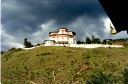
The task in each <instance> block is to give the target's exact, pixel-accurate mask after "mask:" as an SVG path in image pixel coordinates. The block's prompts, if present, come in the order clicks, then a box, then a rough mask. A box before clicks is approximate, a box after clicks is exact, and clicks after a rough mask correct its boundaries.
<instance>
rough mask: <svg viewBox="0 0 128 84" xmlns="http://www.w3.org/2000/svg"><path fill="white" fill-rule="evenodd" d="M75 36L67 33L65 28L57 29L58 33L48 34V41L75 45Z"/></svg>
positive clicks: (70, 32) (73, 33)
mask: <svg viewBox="0 0 128 84" xmlns="http://www.w3.org/2000/svg"><path fill="white" fill-rule="evenodd" d="M75 35H76V33H75V32H72V31H68V29H67V28H59V29H58V31H55V32H50V33H49V39H50V40H54V41H55V42H56V43H57V44H75V43H76V37H75Z"/></svg>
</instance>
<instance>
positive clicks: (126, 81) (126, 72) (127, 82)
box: [123, 68, 128, 84]
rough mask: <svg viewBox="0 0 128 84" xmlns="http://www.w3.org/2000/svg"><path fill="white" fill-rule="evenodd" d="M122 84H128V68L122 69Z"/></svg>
mask: <svg viewBox="0 0 128 84" xmlns="http://www.w3.org/2000/svg"><path fill="white" fill-rule="evenodd" d="M123 79H124V80H123V83H124V84H128V68H125V69H124V72H123Z"/></svg>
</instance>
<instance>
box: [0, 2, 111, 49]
mask: <svg viewBox="0 0 128 84" xmlns="http://www.w3.org/2000/svg"><path fill="white" fill-rule="evenodd" d="M1 14H2V15H1V23H2V25H1V30H2V35H1V48H2V49H3V50H5V49H8V48H11V47H23V45H22V44H23V40H24V38H25V37H27V38H28V40H30V41H31V42H32V43H33V44H36V43H43V41H44V40H45V39H48V34H49V32H50V31H55V30H56V29H58V27H67V28H68V29H69V30H71V31H75V32H76V34H77V40H84V39H85V37H87V36H91V35H96V36H97V37H99V38H102V39H103V38H106V37H107V35H108V33H109V32H108V31H106V30H107V28H106V26H105V20H106V19H107V18H108V17H107V15H106V13H105V12H104V10H103V8H102V7H101V5H100V3H99V1H98V0H2V1H1Z"/></svg>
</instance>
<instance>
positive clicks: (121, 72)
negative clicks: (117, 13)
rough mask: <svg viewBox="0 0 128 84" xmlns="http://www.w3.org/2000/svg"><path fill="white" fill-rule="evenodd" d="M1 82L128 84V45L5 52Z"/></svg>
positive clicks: (39, 48)
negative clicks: (123, 46) (120, 46)
mask: <svg viewBox="0 0 128 84" xmlns="http://www.w3.org/2000/svg"><path fill="white" fill-rule="evenodd" d="M1 57H2V60H1V64H2V74H1V75H2V84H128V47H126V48H119V49H117V48H96V49H85V48H71V47H53V46H52V47H43V46H41V47H37V48H34V49H31V50H23V49H15V48H13V49H10V50H8V51H7V52H5V53H3V54H2V56H1Z"/></svg>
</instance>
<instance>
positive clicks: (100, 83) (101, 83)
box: [86, 70, 115, 84]
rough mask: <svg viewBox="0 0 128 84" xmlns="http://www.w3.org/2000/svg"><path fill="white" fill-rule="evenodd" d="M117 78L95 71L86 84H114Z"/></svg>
mask: <svg viewBox="0 0 128 84" xmlns="http://www.w3.org/2000/svg"><path fill="white" fill-rule="evenodd" d="M114 78H115V77H114V76H113V75H112V74H105V73H104V72H103V71H100V70H99V71H98V70H97V71H94V72H93V73H92V74H91V75H90V77H89V78H88V79H87V81H86V84H113V82H114V81H115V79H114Z"/></svg>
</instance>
